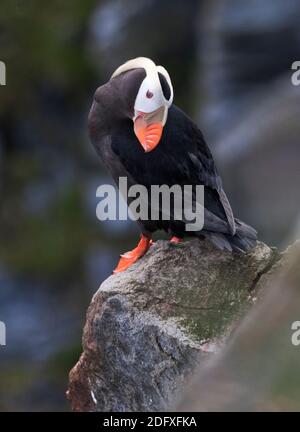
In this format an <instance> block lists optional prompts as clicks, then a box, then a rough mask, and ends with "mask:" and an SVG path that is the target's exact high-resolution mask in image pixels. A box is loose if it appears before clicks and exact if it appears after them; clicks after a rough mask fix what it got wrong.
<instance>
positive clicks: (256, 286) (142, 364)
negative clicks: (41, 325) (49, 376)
mask: <svg viewBox="0 0 300 432" xmlns="http://www.w3.org/2000/svg"><path fill="white" fill-rule="evenodd" d="M279 256H280V255H279V254H278V253H277V251H276V250H274V249H270V248H269V247H268V246H266V245H265V244H263V243H258V245H257V247H256V249H254V250H253V251H251V252H249V253H247V254H238V253H229V252H222V251H219V250H217V249H216V248H215V247H214V246H213V245H211V244H210V243H209V242H206V241H200V240H198V239H193V240H188V241H186V242H184V243H182V244H181V245H180V246H172V245H171V244H170V243H169V242H167V241H158V242H156V244H155V245H154V246H152V247H151V249H150V250H149V252H148V253H147V254H146V256H145V257H144V258H142V259H141V260H140V261H139V262H137V263H136V264H135V265H134V266H132V268H130V269H129V270H127V271H126V272H124V273H120V274H117V275H114V276H110V277H109V278H108V279H107V280H106V281H104V282H103V284H102V285H101V287H100V288H99V290H98V291H97V293H96V294H95V295H94V297H93V299H92V302H91V305H90V307H89V309H88V313H87V321H86V325H85V329H84V335H83V350H84V351H83V354H82V355H81V358H80V360H79V362H78V363H77V365H76V366H75V367H74V368H73V370H72V371H71V373H70V384H69V390H68V399H69V400H70V403H71V406H72V409H73V410H75V411H159V410H165V409H167V408H168V407H169V406H170V404H171V403H172V401H173V399H174V397H176V396H177V395H178V392H179V391H180V389H181V388H182V386H183V384H184V382H185V381H186V379H187V378H188V376H189V375H190V374H191V372H192V371H193V370H194V368H195V366H196V365H198V364H199V363H200V364H202V363H204V362H206V360H207V359H209V358H210V357H211V356H212V355H213V353H214V352H216V351H218V348H219V347H220V346H222V344H223V341H224V338H225V337H226V336H227V335H228V334H229V333H230V332H231V331H232V329H233V328H234V327H235V326H236V324H237V322H238V321H239V319H240V317H241V316H243V315H244V314H245V313H246V311H247V310H248V309H249V308H250V306H251V305H252V304H253V303H254V302H255V299H256V298H257V295H258V294H259V293H260V292H262V291H263V290H261V286H262V281H263V279H264V278H265V277H266V275H268V274H270V271H271V269H272V268H273V267H274V264H275V263H276V262H277V261H278V258H279Z"/></svg>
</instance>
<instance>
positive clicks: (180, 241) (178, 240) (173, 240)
mask: <svg viewBox="0 0 300 432" xmlns="http://www.w3.org/2000/svg"><path fill="white" fill-rule="evenodd" d="M182 242H183V239H182V238H180V237H176V236H173V237H172V238H171V240H170V243H172V244H175V245H177V244H178V243H182Z"/></svg>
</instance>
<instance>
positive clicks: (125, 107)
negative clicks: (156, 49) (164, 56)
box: [96, 57, 173, 152]
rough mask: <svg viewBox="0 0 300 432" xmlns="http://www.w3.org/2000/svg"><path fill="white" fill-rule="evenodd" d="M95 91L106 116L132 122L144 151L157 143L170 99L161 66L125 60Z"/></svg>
mask: <svg viewBox="0 0 300 432" xmlns="http://www.w3.org/2000/svg"><path fill="white" fill-rule="evenodd" d="M97 92H98V94H97V93H96V99H97V100H98V101H99V102H100V103H101V102H102V105H104V108H106V110H107V111H108V112H109V115H110V116H114V117H115V118H116V119H120V118H127V119H128V118H129V119H131V120H132V121H133V129H134V133H135V135H136V137H137V139H138V140H139V142H140V144H141V145H142V146H143V148H144V150H145V152H149V151H151V150H153V149H154V148H155V147H156V146H157V145H158V143H159V141H160V139H161V136H162V132H163V127H164V125H165V124H166V121H167V117H168V109H169V107H170V106H171V104H172V102H173V87H172V83H171V79H170V76H169V74H168V72H167V71H166V69H165V68H163V67H162V66H156V64H155V63H154V62H153V61H152V60H150V59H148V58H145V57H138V58H136V59H133V60H129V61H127V62H126V63H124V64H123V65H122V66H120V67H119V68H118V69H116V71H115V72H114V73H113V75H112V77H111V79H110V81H109V82H108V83H107V84H105V85H104V86H102V87H100V88H99V89H98V91H97Z"/></svg>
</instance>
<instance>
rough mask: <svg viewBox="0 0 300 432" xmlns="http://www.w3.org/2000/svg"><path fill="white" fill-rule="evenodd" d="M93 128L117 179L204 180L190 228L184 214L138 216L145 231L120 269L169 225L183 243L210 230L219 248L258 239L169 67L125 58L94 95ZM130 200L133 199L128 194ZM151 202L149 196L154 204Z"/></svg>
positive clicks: (173, 238)
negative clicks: (234, 202) (197, 216)
mask: <svg viewBox="0 0 300 432" xmlns="http://www.w3.org/2000/svg"><path fill="white" fill-rule="evenodd" d="M88 128H89V136H90V140H91V142H92V144H93V145H94V147H95V149H96V151H97V153H98V154H99V156H100V157H101V159H102V160H103V162H104V164H105V166H106V167H107V169H108V171H109V172H110V174H111V175H112V177H113V179H114V181H115V182H116V183H117V184H118V180H119V178H120V177H126V178H127V180H128V185H129V186H130V185H135V184H139V185H143V186H145V187H146V188H147V189H150V188H151V185H168V186H169V187H171V186H172V185H181V186H184V185H187V184H188V185H203V187H204V224H203V227H202V229H201V230H199V231H196V232H194V231H193V232H186V230H185V224H184V221H183V220H182V221H181V220H178V219H175V218H174V217H173V218H172V217H171V218H170V220H163V218H162V217H160V218H158V219H156V220H151V218H150V219H149V220H138V221H137V222H138V224H139V226H140V229H141V238H140V241H139V243H138V245H137V247H136V248H135V249H133V250H132V251H130V252H127V253H125V254H123V255H121V258H120V261H119V264H118V266H117V267H116V269H115V270H114V273H118V272H121V271H124V270H126V269H127V268H128V267H130V266H131V265H132V264H133V263H134V262H136V261H137V260H138V259H139V258H140V257H142V256H143V255H144V254H145V253H146V252H147V250H148V248H149V247H150V246H151V244H152V234H153V233H154V232H155V231H157V230H164V231H166V232H167V233H168V234H169V235H170V242H171V243H173V244H177V243H179V242H181V241H182V239H183V238H184V237H186V236H196V237H199V238H202V239H203V238H208V239H209V240H210V241H211V242H212V243H213V244H214V245H215V246H216V247H217V248H219V249H221V250H228V251H239V252H245V251H248V250H249V249H251V248H253V247H254V246H255V245H256V239H257V233H256V231H255V229H253V228H252V227H250V226H249V225H247V224H245V223H244V222H242V221H240V220H239V219H237V218H235V217H234V216H233V212H232V209H231V206H230V203H229V201H228V198H227V196H226V193H225V192H224V189H223V186H222V180H221V178H220V175H219V174H218V171H217V169H216V166H215V163H214V160H213V157H212V154H211V152H210V150H209V148H208V146H207V144H206V142H205V140H204V137H203V135H202V133H201V131H200V130H199V128H198V127H197V126H196V125H195V123H194V122H193V121H192V120H191V119H190V118H189V117H188V116H187V115H186V114H185V113H184V112H183V111H182V110H180V109H179V108H178V107H177V106H175V105H174V104H173V86H172V83H171V79H170V76H169V74H168V72H167V71H166V69H165V68H163V67H162V66H157V65H156V64H155V63H154V62H153V61H152V60H150V59H148V58H145V57H139V58H136V59H133V60H129V61H128V62H126V63H124V64H123V65H122V66H120V67H119V68H118V69H117V70H116V71H115V72H114V73H113V75H112V77H111V79H110V80H109V81H108V82H107V83H106V84H104V85H102V86H101V87H99V88H98V89H97V90H96V92H95V95H94V100H93V104H92V107H91V110H90V113H89V118H88ZM128 204H129V202H128ZM150 205H151V204H149V206H150Z"/></svg>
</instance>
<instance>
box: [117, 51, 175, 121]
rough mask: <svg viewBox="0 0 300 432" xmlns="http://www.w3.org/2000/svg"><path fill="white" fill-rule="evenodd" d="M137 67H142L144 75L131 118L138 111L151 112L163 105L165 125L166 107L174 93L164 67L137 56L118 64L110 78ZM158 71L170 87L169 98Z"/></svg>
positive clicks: (169, 104)
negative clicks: (163, 88)
mask: <svg viewBox="0 0 300 432" xmlns="http://www.w3.org/2000/svg"><path fill="white" fill-rule="evenodd" d="M137 68H144V69H145V72H146V77H145V79H144V80H143V82H142V84H141V86H140V88H139V91H138V94H137V97H136V100H135V104H134V118H133V120H135V118H136V117H137V115H138V114H139V112H142V113H151V112H153V111H156V110H158V109H159V108H161V107H164V108H165V109H164V115H163V125H165V123H166V121H167V115H168V108H169V107H170V106H171V104H172V102H173V95H174V93H173V86H172V83H171V79H170V76H169V74H168V72H167V71H166V69H165V68H164V67H162V66H156V64H155V63H154V62H153V61H152V60H150V59H148V58H146V57H138V58H136V59H133V60H129V61H128V62H126V63H124V64H123V65H122V66H120V67H119V68H118V69H117V70H116V71H115V72H114V73H113V75H112V77H111V78H114V77H116V76H118V75H120V74H121V73H123V72H126V71H128V70H132V69H137ZM158 73H161V74H162V75H163V76H164V77H165V79H166V81H167V83H168V85H169V87H170V92H171V94H170V99H169V100H167V99H166V98H165V96H164V94H163V91H162V87H161V84H160V80H159V76H158Z"/></svg>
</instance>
